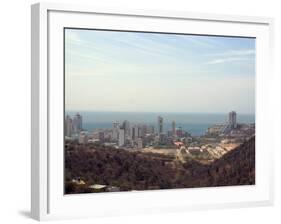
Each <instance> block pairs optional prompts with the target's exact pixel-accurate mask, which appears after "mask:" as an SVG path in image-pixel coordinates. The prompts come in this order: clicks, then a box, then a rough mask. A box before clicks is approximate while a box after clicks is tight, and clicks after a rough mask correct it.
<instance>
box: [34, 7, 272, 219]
mask: <svg viewBox="0 0 281 224" xmlns="http://www.w3.org/2000/svg"><path fill="white" fill-rule="evenodd" d="M31 16H32V21H31V27H32V35H31V36H32V39H31V43H32V66H31V67H32V149H31V158H32V164H31V165H32V166H31V167H32V168H31V177H32V183H31V193H32V194H31V214H32V217H33V218H34V219H37V220H50V219H62V218H63V219H65V218H81V217H100V216H114V215H126V214H128V213H129V214H141V213H144V214H145V213H154V212H175V211H186V210H191V209H209V208H225V207H248V206H264V205H272V204H273V146H272V141H270V139H271V135H270V131H269V130H272V129H273V128H272V124H273V122H271V119H272V118H271V116H270V112H271V111H270V110H271V109H272V108H271V107H270V105H268V102H269V101H268V99H269V98H270V96H271V94H272V92H271V86H272V83H271V82H272V76H273V74H272V64H271V63H272V60H273V59H272V49H273V23H274V21H273V19H272V18H264V17H248V16H232V15H215V14H203V13H190V12H169V11H154V10H153V11H150V10H125V9H107V8H106V9H101V8H96V7H92V6H79V5H64V4H50V3H38V4H34V5H32V7H31ZM63 27H83V28H100V29H118V30H136V31H155V30H157V31H165V32H182V33H185V32H189V33H194V34H211V35H226V36H228V35H230V36H253V37H256V38H257V56H256V60H257V65H256V66H257V67H256V148H257V151H256V173H257V174H256V175H257V176H256V178H257V182H256V185H255V186H236V187H219V188H203V189H179V190H165V191H145V192H121V193H111V194H108V195H106V194H97V195H92V194H86V195H70V196H69V195H67V196H65V195H64V194H63V185H62V183H63V178H62V175H63V159H62V158H63V147H62V146H63V145H62V141H63V139H62V138H61V136H62V126H63V113H62V108H63V94H64V93H63V91H62V90H63V73H62V71H63V63H62V57H63V50H62V46H63V36H62V34H63ZM187 199H188V200H187ZM77 205H79V206H77Z"/></svg>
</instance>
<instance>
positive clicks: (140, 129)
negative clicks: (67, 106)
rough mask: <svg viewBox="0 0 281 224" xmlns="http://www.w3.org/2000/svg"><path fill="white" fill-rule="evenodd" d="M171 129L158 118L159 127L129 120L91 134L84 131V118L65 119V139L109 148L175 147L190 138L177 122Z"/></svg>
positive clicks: (161, 118) (78, 115)
mask: <svg viewBox="0 0 281 224" xmlns="http://www.w3.org/2000/svg"><path fill="white" fill-rule="evenodd" d="M170 127H171V128H170V129H169V130H168V131H165V130H164V118H163V117H161V116H159V117H158V118H157V127H156V128H155V126H154V125H152V124H145V123H141V124H135V123H130V122H129V121H128V120H124V121H123V122H117V121H116V122H113V124H112V128H110V129H95V130H93V131H91V132H88V131H85V130H83V127H82V116H81V115H80V114H79V113H76V114H75V115H74V116H73V117H70V116H69V115H67V116H66V117H65V137H66V138H67V139H70V140H74V139H75V140H78V142H79V143H81V144H85V143H88V142H99V143H102V144H104V145H108V146H116V147H122V148H130V149H131V148H135V149H142V148H144V147H147V146H157V147H165V146H171V145H174V142H175V141H176V140H179V139H181V138H185V137H188V136H190V135H189V134H188V133H187V132H186V131H184V130H183V129H182V128H181V127H176V122H175V121H172V122H171V126H170Z"/></svg>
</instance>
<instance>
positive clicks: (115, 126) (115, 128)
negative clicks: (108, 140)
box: [112, 122, 119, 141]
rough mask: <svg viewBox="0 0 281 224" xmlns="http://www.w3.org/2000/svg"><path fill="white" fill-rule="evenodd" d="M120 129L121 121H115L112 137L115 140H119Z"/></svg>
mask: <svg viewBox="0 0 281 224" xmlns="http://www.w3.org/2000/svg"><path fill="white" fill-rule="evenodd" d="M118 131H119V123H118V122H114V123H113V129H112V139H113V140H114V141H117V140H118Z"/></svg>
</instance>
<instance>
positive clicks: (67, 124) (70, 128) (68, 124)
mask: <svg viewBox="0 0 281 224" xmlns="http://www.w3.org/2000/svg"><path fill="white" fill-rule="evenodd" d="M64 128H65V129H64V131H65V136H67V137H71V136H72V131H73V124H72V119H71V118H70V116H69V115H67V116H66V118H65V126H64Z"/></svg>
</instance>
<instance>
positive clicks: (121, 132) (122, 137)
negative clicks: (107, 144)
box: [118, 129, 125, 146]
mask: <svg viewBox="0 0 281 224" xmlns="http://www.w3.org/2000/svg"><path fill="white" fill-rule="evenodd" d="M124 144H125V130H124V129H119V130H118V146H123V145H124Z"/></svg>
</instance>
